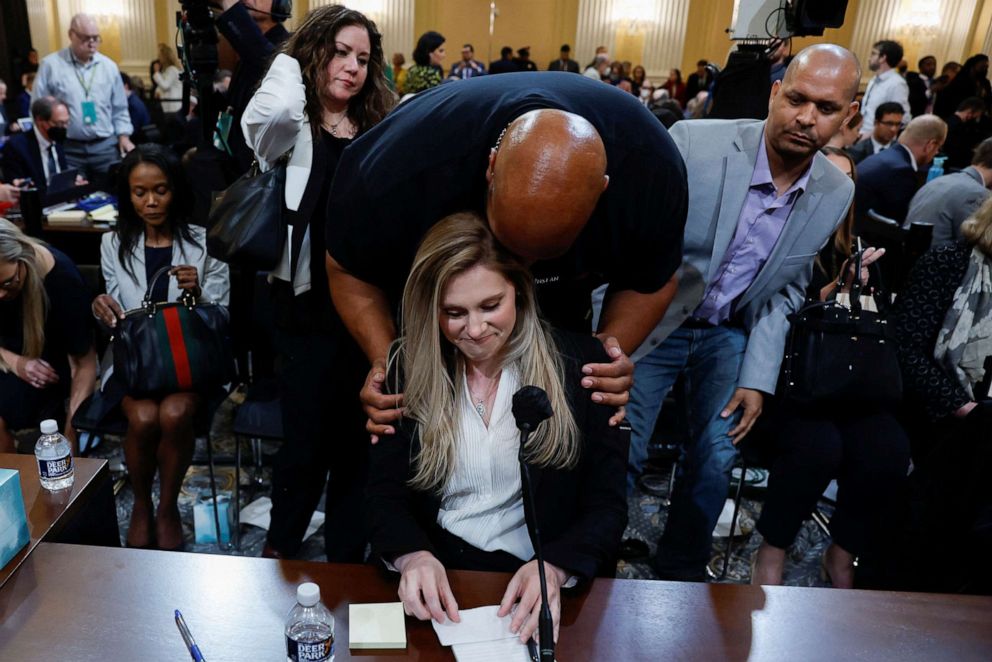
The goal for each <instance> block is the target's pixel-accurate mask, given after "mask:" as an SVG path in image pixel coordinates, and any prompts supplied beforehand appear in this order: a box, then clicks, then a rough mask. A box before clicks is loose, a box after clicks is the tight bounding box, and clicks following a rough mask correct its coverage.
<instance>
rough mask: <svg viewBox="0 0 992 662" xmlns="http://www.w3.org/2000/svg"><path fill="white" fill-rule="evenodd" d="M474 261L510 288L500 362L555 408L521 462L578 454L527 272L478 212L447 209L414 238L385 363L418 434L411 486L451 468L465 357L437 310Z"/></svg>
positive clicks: (438, 483) (568, 463) (569, 459)
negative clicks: (396, 330)
mask: <svg viewBox="0 0 992 662" xmlns="http://www.w3.org/2000/svg"><path fill="white" fill-rule="evenodd" d="M478 265H483V266H485V267H488V268H490V269H492V270H493V271H496V272H498V273H499V274H501V275H503V276H504V277H505V278H506V279H507V280H509V281H510V282H511V283H512V284H513V286H514V288H515V289H516V296H517V300H516V305H517V321H516V324H515V326H514V327H513V331H512V332H511V334H510V337H509V338H508V339H507V342H506V346H505V348H504V350H503V351H504V358H503V366H504V367H505V366H510V365H513V366H516V368H517V370H518V371H519V374H520V379H521V380H522V383H524V384H534V385H536V386H540V387H541V388H543V389H544V390H545V391H547V393H548V397H549V399H550V400H551V406H552V408H553V409H554V412H555V413H554V416H552V417H551V418H550V419H549V420H547V421H545V422H544V423H542V424H541V425H539V426H538V428H537V430H535V432H534V434H532V435H531V437H530V439H529V440H528V442H527V445H526V447H525V448H524V454H525V456H526V457H527V460H528V462H530V463H532V464H535V465H538V466H542V467H558V468H568V467H573V466H575V464H576V463H577V461H578V454H579V430H578V426H577V425H576V423H575V418H574V417H573V416H572V411H571V409H570V408H569V405H568V399H567V397H566V395H565V387H564V385H563V384H562V379H563V374H564V367H563V363H562V359H561V357H560V356H559V354H558V352H557V350H556V348H555V344H554V340H553V339H552V337H551V334H550V332H549V330H548V329H547V327H546V326H545V325H544V323H543V322H542V321H541V319H540V317H539V316H538V312H537V303H536V301H535V298H534V282H533V277H532V276H531V274H530V271H529V270H528V269H527V267H526V266H525V265H524V264H523V263H521V262H520V261H519V260H518V259H517V258H516V257H514V256H513V255H512V254H510V253H509V252H508V251H507V250H506V249H505V248H503V247H502V246H501V245H500V244H499V243H498V242H497V241H496V239H495V238H494V237H493V235H492V232H491V231H490V229H489V226H488V225H486V223H485V222H484V221H483V220H481V219H480V218H479V217H478V216H476V215H474V214H469V213H460V214H454V215H452V216H449V217H447V218H445V219H444V220H442V221H440V222H439V223H437V224H436V225H435V226H434V227H433V228H431V230H430V231H429V232H428V233H427V235H426V236H425V237H424V240H423V242H422V243H421V244H420V249H419V250H418V251H417V255H416V257H415V258H414V262H413V267H412V268H411V270H410V276H409V278H408V279H407V281H406V287H405V288H404V290H403V303H402V305H401V310H400V319H401V324H402V334H403V335H402V337H401V338H400V339H399V340H397V342H396V344H395V346H394V348H393V351H392V352H391V362H394V363H395V362H398V367H399V372H400V373H402V374H403V375H404V379H405V384H404V387H403V388H404V407H405V415H406V416H407V417H408V418H410V419H412V420H414V421H416V423H417V429H418V432H419V435H420V452H419V453H418V455H417V457H416V458H415V461H416V471H415V474H414V476H413V478H412V479H411V480H410V485H411V487H413V488H415V489H419V490H424V491H428V490H437V491H440V490H441V489H443V487H444V485H445V483H446V482H447V480H448V478H449V477H450V476H451V472H452V471H453V469H454V464H455V447H456V444H457V434H458V429H459V416H460V411H461V409H462V407H460V406H459V398H463V397H465V396H464V393H463V389H461V388H459V387H456V384H460V383H461V381H462V379H463V378H464V374H465V360H464V358H463V357H462V355H461V353H460V352H459V351H458V350H457V349H456V348H455V347H454V346H453V345H452V344H451V343H450V342H448V340H447V339H446V338H445V337H444V336H443V335H442V334H441V330H440V318H439V309H440V306H441V302H442V296H443V294H444V291H445V288H446V287H447V285H448V283H449V282H451V280H452V278H454V277H455V276H457V275H458V274H461V273H464V272H465V271H467V270H469V269H471V268H473V267H475V266H478ZM390 372H391V373H394V372H395V371H394V370H390Z"/></svg>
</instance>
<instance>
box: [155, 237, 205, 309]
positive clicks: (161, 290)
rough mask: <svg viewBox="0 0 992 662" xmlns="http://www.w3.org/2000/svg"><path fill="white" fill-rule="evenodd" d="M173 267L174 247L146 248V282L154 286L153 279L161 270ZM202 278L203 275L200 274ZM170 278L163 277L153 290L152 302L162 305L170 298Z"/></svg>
mask: <svg viewBox="0 0 992 662" xmlns="http://www.w3.org/2000/svg"><path fill="white" fill-rule="evenodd" d="M171 265H172V246H157V247H156V246H145V282H146V283H148V284H149V285H151V284H152V278H154V277H155V274H157V273H158V270H159V269H162V268H164V267H168V266H171ZM200 276H201V277H202V276H203V274H200ZM169 278H170V276H168V275H163V276H162V277H161V278H159V279H158V281H157V282H156V283H155V288H154V289H153V290H152V301H153V302H154V303H161V302H162V301H165V300H167V299H168V298H169Z"/></svg>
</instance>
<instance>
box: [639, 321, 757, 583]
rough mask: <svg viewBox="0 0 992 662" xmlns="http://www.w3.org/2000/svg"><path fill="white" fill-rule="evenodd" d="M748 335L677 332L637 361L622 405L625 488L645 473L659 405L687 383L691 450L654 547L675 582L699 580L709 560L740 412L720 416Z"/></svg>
mask: <svg viewBox="0 0 992 662" xmlns="http://www.w3.org/2000/svg"><path fill="white" fill-rule="evenodd" d="M746 345H747V334H746V333H745V332H744V330H743V329H739V328H735V327H728V326H717V327H713V328H710V329H687V328H679V329H676V330H675V331H674V332H673V333H672V335H670V336H669V337H668V338H667V339H665V341H664V342H662V343H661V344H660V345H658V346H657V347H656V348H655V349H654V350H652V351H651V353H649V354H648V355H647V356H645V357H643V358H642V359H641V360H640V361H638V362H637V366H636V367H635V369H634V387H633V388H632V389H631V393H630V404H628V405H627V418H628V420H629V421H630V427H631V442H630V455H629V458H628V465H629V466H628V488H629V489H630V490H633V486H634V482H635V481H636V479H637V477H638V476H639V475H640V473H641V471H642V470H643V468H644V461H645V459H646V458H647V445H648V441H649V440H650V439H651V435H652V433H653V432H654V426H655V423H656V422H657V420H658V414H659V413H660V412H661V404H662V401H663V400H664V398H665V396H666V395H667V393H668V391H670V390H671V388H672V385H673V384H675V381H676V379H677V378H678V377H679V375H682V376H683V377H684V383H685V391H686V398H685V399H686V407H687V409H688V412H687V413H688V422H689V443H688V445H687V447H686V448H684V449H683V451H682V460H681V462H680V463H679V471H678V475H677V476H676V480H675V491H674V493H673V494H672V503H671V506H670V507H669V511H668V523H667V524H666V526H665V532H664V535H663V536H662V539H661V541H660V542H659V544H658V552H657V555H656V557H655V566H656V568H657V569H658V570H659V571H660V572H662V573H663V574H666V575H669V576H673V577H685V578H702V576H703V572H704V570H705V567H706V563H707V561H708V560H709V554H710V549H711V546H712V533H713V527H715V526H716V521H717V519H718V518H719V516H720V511H721V510H722V508H723V503H724V500H725V499H726V497H727V491H728V489H729V487H730V470H731V468H732V467H733V465H734V460H735V458H736V455H737V450H736V448H735V447H734V445H733V443H732V441H731V438H730V437H729V436H728V434H727V433H728V432H729V431H730V430H731V429H732V428H733V426H734V425H736V424H737V421H738V420H740V412H739V411H738V412H735V413H734V414H733V415H732V416H730V417H728V418H726V419H724V418H721V417H720V412H721V411H722V410H723V408H724V406H726V404H727V403H728V402H729V401H730V398H731V397H732V396H733V394H734V389H735V388H736V387H737V379H738V376H739V374H740V369H741V362H742V360H743V358H744V349H745V347H746Z"/></svg>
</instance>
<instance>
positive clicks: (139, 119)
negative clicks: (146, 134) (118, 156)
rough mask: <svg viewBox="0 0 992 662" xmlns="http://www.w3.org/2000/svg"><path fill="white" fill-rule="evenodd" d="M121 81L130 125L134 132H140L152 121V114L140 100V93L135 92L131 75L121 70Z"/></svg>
mask: <svg viewBox="0 0 992 662" xmlns="http://www.w3.org/2000/svg"><path fill="white" fill-rule="evenodd" d="M121 83H123V85H124V94H125V95H126V96H127V113H128V115H129V116H130V117H131V125H132V126H133V127H134V130H135V132H140V131H141V130H142V129H143V128H144V127H146V126H148V125H149V124H151V123H152V116H151V115H150V114H149V113H148V107H147V106H146V105H145V102H144V101H142V100H141V95H140V94H136V93H135V91H134V85H133V83H132V81H131V77H130V76H128V75H127V74H126V73H124V72H123V71H122V72H121Z"/></svg>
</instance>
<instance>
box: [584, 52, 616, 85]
mask: <svg viewBox="0 0 992 662" xmlns="http://www.w3.org/2000/svg"><path fill="white" fill-rule="evenodd" d="M609 71H610V57H609V56H608V55H606V54H600V55H597V56H596V59H594V60H593V61H592V64H590V65H589V66H588V67H586V70H585V71H583V72H582V75H583V76H585V77H586V78H592V79H593V80H606V79H607V77H608V76H609V73H608V72H609Z"/></svg>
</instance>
